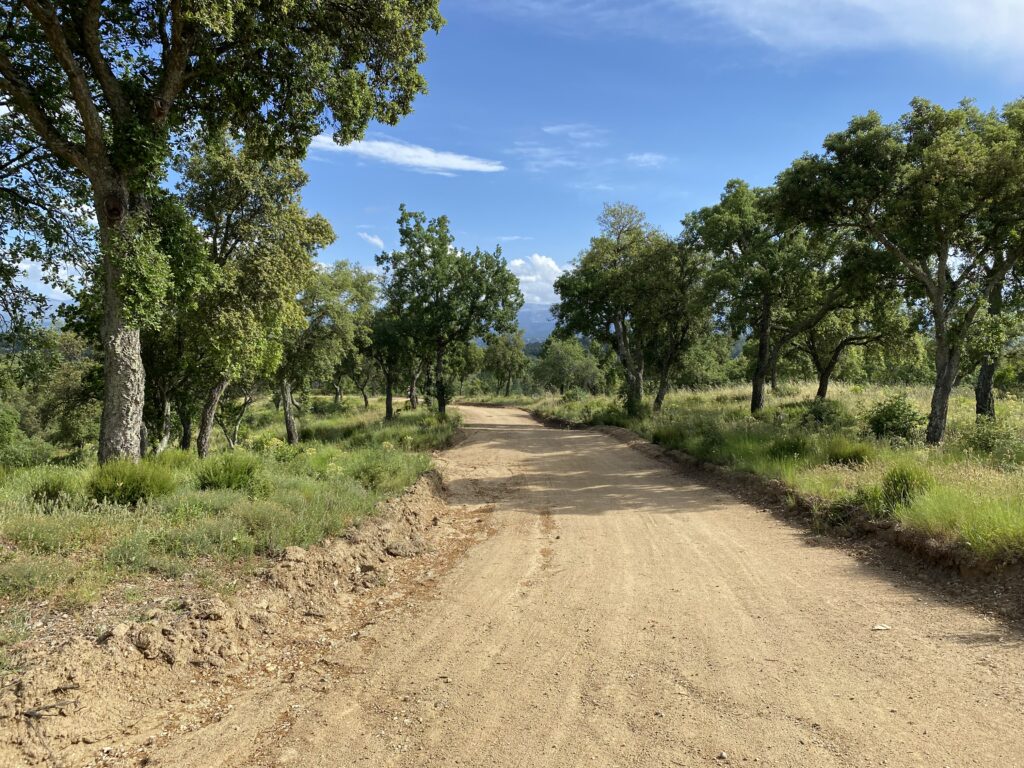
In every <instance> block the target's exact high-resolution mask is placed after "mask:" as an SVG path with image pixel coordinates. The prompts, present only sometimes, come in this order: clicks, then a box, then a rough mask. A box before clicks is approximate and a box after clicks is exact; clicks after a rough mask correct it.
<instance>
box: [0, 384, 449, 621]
mask: <svg viewBox="0 0 1024 768" xmlns="http://www.w3.org/2000/svg"><path fill="white" fill-rule="evenodd" d="M257 409H258V410H257V413H256V414H254V417H253V419H252V421H253V422H256V421H259V420H260V417H261V416H262V415H263V414H265V413H269V414H271V415H273V408H272V407H271V406H269V404H268V403H266V401H263V402H261V403H260V404H259V405H258V406H257ZM308 418H309V420H310V422H311V426H316V425H317V424H318V423H325V424H330V425H331V426H332V427H333V428H334V429H335V430H336V433H337V434H339V435H341V434H344V443H338V444H335V445H326V444H317V443H307V444H305V445H303V446H301V447H294V446H287V445H285V443H284V442H283V441H282V440H281V439H280V432H281V427H280V425H279V423H278V420H277V419H274V420H273V426H271V427H268V428H264V429H261V430H259V431H257V432H256V433H255V434H254V435H253V437H252V438H251V442H255V443H257V444H259V445H262V446H263V447H264V449H265V453H264V455H263V456H262V457H261V456H255V455H252V454H249V453H247V452H245V451H241V450H235V451H234V452H230V453H222V454H218V455H216V456H214V457H212V458H211V459H209V460H207V461H203V462H200V460H199V459H197V458H196V457H195V455H194V454H193V453H188V452H184V451H179V450H175V449H169V450H167V451H164V452H163V453H161V454H160V455H158V456H154V457H150V458H147V459H146V460H144V461H143V462H142V463H141V464H140V465H138V466H136V465H132V464H127V463H120V462H114V463H110V464H106V465H104V466H102V467H98V468H97V467H95V466H89V465H85V466H83V465H74V466H72V465H69V466H62V467H36V468H29V469H17V470H13V471H12V472H11V474H10V476H9V477H8V478H7V480H6V482H5V483H4V484H3V486H0V540H2V541H3V542H4V545H5V547H6V549H5V552H4V555H3V557H0V598H5V599H14V600H25V599H34V600H39V599H43V598H46V599H52V600H53V604H54V605H59V606H62V607H67V608H70V607H74V606H80V605H83V604H88V603H90V602H92V601H94V600H96V599H97V597H98V596H99V594H100V593H101V591H102V588H103V587H104V586H105V585H108V584H109V583H110V582H112V581H116V580H119V579H123V578H132V576H131V574H137V573H140V572H151V573H157V574H160V575H163V576H166V577H170V578H179V577H181V575H182V574H185V573H192V574H198V576H199V577H200V578H202V579H204V580H210V581H212V582H213V583H220V582H221V581H226V580H229V579H232V578H234V577H236V576H237V575H238V574H239V573H240V572H243V571H245V570H248V569H249V568H251V567H252V566H253V565H254V564H255V563H254V562H253V558H259V557H263V556H267V555H274V554H277V553H279V552H280V551H281V550H282V549H283V548H284V547H287V546H289V545H292V544H297V545H300V546H309V545H312V544H314V543H316V542H319V541H321V540H323V538H324V537H326V536H334V535H338V534H340V533H342V532H343V531H344V530H345V529H346V528H347V527H348V526H350V525H351V524H352V523H353V522H354V521H355V520H358V519H359V518H361V517H363V516H365V515H368V514H371V513H372V512H373V510H374V505H375V504H376V502H377V501H378V500H380V499H381V498H383V497H386V496H388V495H391V494H394V493H398V492H400V491H401V490H402V489H403V488H406V487H408V486H409V485H410V484H412V483H413V482H415V480H416V478H417V477H418V476H419V475H420V474H421V473H422V472H423V471H424V470H426V469H427V468H428V467H429V465H430V456H429V454H427V453H426V451H428V450H431V449H434V448H439V447H442V446H443V445H445V444H446V442H447V441H448V440H449V439H450V437H451V435H452V434H453V432H454V430H455V429H456V428H457V426H458V419H457V418H448V419H440V418H438V417H437V415H436V414H431V413H428V412H426V411H423V410H420V411H418V412H416V413H409V414H402V415H401V416H400V418H399V419H397V420H396V421H395V422H389V423H386V422H384V421H382V419H381V411H380V408H379V405H378V404H377V403H372V404H371V408H370V410H369V411H364V410H363V409H361V408H360V409H358V411H354V412H352V413H348V414H335V415H331V416H329V417H316V416H313V415H310V416H309V417H308ZM342 427H347V429H346V430H344V431H343V430H342ZM355 444H359V447H355ZM278 451H280V455H278V456H277V459H276V460H273V461H271V460H268V459H269V458H270V457H271V456H273V455H274V454H275V453H276V452H278ZM154 478H156V479H158V480H159V481H160V482H159V486H160V487H159V488H155V487H154V482H153V480H154ZM168 478H169V479H170V484H169V485H168V484H167V483H166V480H167V479H168ZM100 485H102V486H103V489H102V490H100V489H99V486H100ZM109 488H112V490H108V489H109ZM253 488H257V489H258V490H259V492H260V493H261V494H263V495H262V496H261V497H260V498H253V497H252V495H251V491H252V489H253ZM97 491H99V492H97ZM94 493H95V495H96V496H99V497H100V498H105V499H107V500H108V502H97V501H95V500H94V499H92V498H89V497H88V496H89V495H93V494H94ZM87 494H88V495H87ZM143 500H144V503H143Z"/></svg>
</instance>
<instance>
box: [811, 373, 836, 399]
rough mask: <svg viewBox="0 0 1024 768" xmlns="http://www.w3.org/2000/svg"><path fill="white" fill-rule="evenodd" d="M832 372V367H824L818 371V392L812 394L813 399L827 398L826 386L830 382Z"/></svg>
mask: <svg viewBox="0 0 1024 768" xmlns="http://www.w3.org/2000/svg"><path fill="white" fill-rule="evenodd" d="M834 370H835V366H834V365H826V366H825V367H824V368H823V369H822V370H820V371H818V391H817V392H815V393H814V397H815V399H817V400H824V399H825V398H827V397H828V385H829V382H830V381H831V380H832V372H833V371H834Z"/></svg>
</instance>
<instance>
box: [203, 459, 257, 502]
mask: <svg viewBox="0 0 1024 768" xmlns="http://www.w3.org/2000/svg"><path fill="white" fill-rule="evenodd" d="M196 482H197V483H198V485H199V488H200V490H204V491H205V490H210V489H230V490H235V491H244V492H245V493H247V494H248V495H249V496H251V497H253V498H259V497H263V496H266V495H268V494H269V493H270V491H271V483H270V479H269V478H268V477H267V473H266V470H265V469H264V466H263V462H262V461H260V459H259V457H258V456H254V455H252V454H250V453H245V452H244V451H240V450H234V451H229V452H228V453H224V454H221V455H220V456H216V457H214V458H209V459H205V460H204V461H203V462H202V463H201V464H200V465H199V468H198V469H197V470H196Z"/></svg>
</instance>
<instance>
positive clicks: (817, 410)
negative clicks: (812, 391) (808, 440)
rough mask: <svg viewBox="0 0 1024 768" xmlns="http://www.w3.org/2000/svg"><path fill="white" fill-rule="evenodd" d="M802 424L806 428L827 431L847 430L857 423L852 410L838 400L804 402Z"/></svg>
mask: <svg viewBox="0 0 1024 768" xmlns="http://www.w3.org/2000/svg"><path fill="white" fill-rule="evenodd" d="M801 406H802V410H803V414H802V415H801V417H800V423H801V424H803V425H804V426H805V427H823V428H826V429H845V428H847V427H851V426H853V424H854V423H855V422H856V419H854V417H853V414H852V413H850V409H849V408H847V407H846V406H845V405H843V404H842V403H841V402H839V401H838V400H822V399H820V398H815V399H814V400H810V401H804V402H803V403H802V404H801Z"/></svg>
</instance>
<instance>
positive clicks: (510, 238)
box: [498, 235, 533, 243]
mask: <svg viewBox="0 0 1024 768" xmlns="http://www.w3.org/2000/svg"><path fill="white" fill-rule="evenodd" d="M521 240H533V238H532V237H527V236H526V235H501V236H500V237H499V238H498V242H499V243H517V242H519V241H521Z"/></svg>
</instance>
